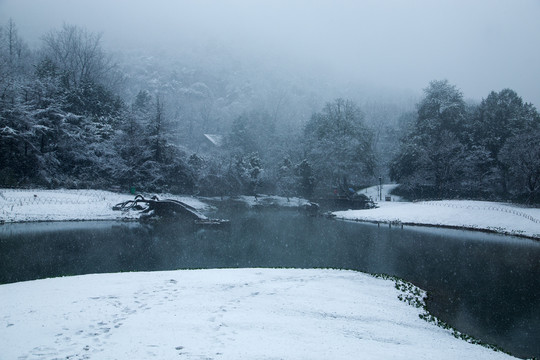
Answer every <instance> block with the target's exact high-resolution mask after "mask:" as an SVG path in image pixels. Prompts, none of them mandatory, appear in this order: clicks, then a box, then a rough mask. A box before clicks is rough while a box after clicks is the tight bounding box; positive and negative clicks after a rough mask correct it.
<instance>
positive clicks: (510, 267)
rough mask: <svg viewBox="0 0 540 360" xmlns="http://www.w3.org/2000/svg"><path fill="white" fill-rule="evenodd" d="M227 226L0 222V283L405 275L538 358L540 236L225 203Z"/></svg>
mask: <svg viewBox="0 0 540 360" xmlns="http://www.w3.org/2000/svg"><path fill="white" fill-rule="evenodd" d="M211 215H212V216H213V217H223V218H229V219H231V226H230V228H228V229H226V230H215V229H214V230H212V229H201V228H191V227H189V226H185V225H182V224H160V225H141V224H138V223H113V222H80V223H35V224H11V225H9V224H8V225H2V226H0V283H9V282H16V281H23V280H30V279H38V278H45V277H56V276H64V275H76V274H87V273H103V272H120V271H145V270H148V271H150V270H171V269H179V268H218V267H295V268H314V267H323V268H326V267H328V268H339V269H354V270H360V271H365V272H371V273H386V274H390V275H396V276H399V277H402V278H404V279H406V280H408V281H410V282H412V283H414V284H415V285H417V286H419V287H421V288H423V289H425V290H427V291H428V292H429V304H428V305H429V309H430V311H431V312H432V313H434V314H435V315H437V316H439V317H440V318H442V319H443V320H445V321H447V322H448V323H450V324H451V325H453V326H454V327H456V328H457V329H459V330H461V331H463V332H465V333H467V334H470V335H473V336H475V337H477V338H479V339H481V340H483V341H484V342H487V343H493V344H497V345H499V346H501V347H502V348H504V349H505V350H507V351H509V352H511V353H512V354H514V355H516V356H520V357H532V356H536V357H540V341H539V339H540V242H535V241H531V240H526V239H519V238H512V237H504V236H499V235H492V234H483V233H473V232H466V231H456V230H444V229H431V228H407V227H406V228H405V229H400V228H392V229H389V228H388V226H387V225H386V226H382V225H381V227H380V228H379V227H377V225H372V224H362V223H350V222H342V221H334V220H328V219H324V218H316V217H308V216H305V215H303V214H301V213H298V212H297V211H295V210H283V209H281V210H278V209H265V210H246V209H243V208H233V209H223V210H221V211H220V212H219V213H218V214H211Z"/></svg>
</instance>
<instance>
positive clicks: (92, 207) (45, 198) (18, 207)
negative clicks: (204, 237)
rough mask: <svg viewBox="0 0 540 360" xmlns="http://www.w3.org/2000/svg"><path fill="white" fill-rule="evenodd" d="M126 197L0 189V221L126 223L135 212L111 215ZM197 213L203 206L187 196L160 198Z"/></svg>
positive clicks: (89, 192)
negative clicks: (179, 203)
mask: <svg viewBox="0 0 540 360" xmlns="http://www.w3.org/2000/svg"><path fill="white" fill-rule="evenodd" d="M133 198H134V196H133V195H130V194H119V193H114V192H110V191H101V190H14V189H0V221H4V222H24V221H74V220H126V219H134V218H138V216H139V214H137V213H136V212H121V211H113V209H112V207H113V206H114V205H116V204H118V203H120V202H123V201H127V200H133ZM160 198H169V199H176V200H180V201H183V202H185V203H186V204H188V205H191V206H193V207H195V208H198V209H204V208H205V207H206V206H207V205H206V204H204V203H202V202H200V201H199V200H197V199H195V198H192V197H188V196H184V197H181V196H175V195H160Z"/></svg>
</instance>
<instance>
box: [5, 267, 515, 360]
mask: <svg viewBox="0 0 540 360" xmlns="http://www.w3.org/2000/svg"><path fill="white" fill-rule="evenodd" d="M400 294H402V292H401V291H400V290H398V289H396V287H395V283H394V281H392V280H383V279H378V278H374V277H372V276H370V275H367V274H363V273H358V272H352V271H340V270H298V269H296V270H293V269H220V270H182V271H167V272H153V273H123V274H101V275H84V276H75V277H67V278H57V279H46V280H36V281H29V282H22V283H15V284H7V285H0V309H1V310H0V349H1V351H0V359H2V360H8V359H107V360H111V359H153V358H155V359H183V358H184V359H235V360H236V359H325V360H326V359H390V358H391V359H507V358H511V357H510V356H509V355H506V354H504V353H500V352H495V351H493V350H490V349H488V348H484V347H482V346H479V345H473V344H469V343H468V342H466V341H463V340H459V339H457V338H455V337H453V336H452V334H451V332H450V331H448V330H444V329H442V328H440V327H437V326H435V325H433V324H431V323H428V322H426V321H424V320H422V319H420V318H419V314H421V313H422V312H423V310H422V309H421V308H416V307H414V306H412V305H408V304H407V303H405V302H402V301H400V300H398V296H399V295H400Z"/></svg>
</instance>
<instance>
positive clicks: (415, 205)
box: [334, 185, 540, 239]
mask: <svg viewBox="0 0 540 360" xmlns="http://www.w3.org/2000/svg"><path fill="white" fill-rule="evenodd" d="M395 186H396V185H383V193H384V194H386V193H387V192H389V191H390V190H391V189H392V188H393V187H395ZM364 191H365V190H361V191H360V193H365V192H364ZM367 194H368V195H369V196H373V195H375V196H373V198H374V199H375V198H376V194H377V187H373V188H369V189H368V190H367ZM384 194H383V201H379V202H378V204H377V205H378V206H379V207H378V208H376V209H369V210H347V211H336V212H334V214H335V215H336V217H337V218H339V219H344V220H356V221H371V222H386V223H402V224H416V225H432V226H451V227H460V228H468V229H477V230H488V231H495V232H499V233H503V234H511V235H522V236H528V237H533V238H539V239H540V209H538V208H527V207H519V206H516V205H512V204H508V203H498V202H489V201H472V200H442V201H422V202H403V201H401V199H400V198H399V197H395V196H392V201H384ZM377 198H378V197H377Z"/></svg>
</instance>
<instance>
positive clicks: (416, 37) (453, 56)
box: [0, 0, 540, 107]
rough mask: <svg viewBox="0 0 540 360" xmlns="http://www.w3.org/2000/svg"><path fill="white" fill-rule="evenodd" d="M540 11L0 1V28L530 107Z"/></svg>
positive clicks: (531, 1) (490, 4)
mask: <svg viewBox="0 0 540 360" xmlns="http://www.w3.org/2000/svg"><path fill="white" fill-rule="evenodd" d="M539 15H540V3H539V2H538V1H535V0H523V1H518V2H516V1H487V0H482V1H464V0H460V1H436V2H433V1H397V0H391V1H345V0H338V1H320V0H318V1H307V0H300V1H285V0H278V1H248V0H243V1H242V0H233V1H209V0H204V1H172V0H159V1H140V0H137V1H131V0H129V1H128V0H119V1H113V2H111V1H104V0H97V1H95V0H92V1H90V0H82V1H70V0H53V1H31V0H2V1H0V21H1V22H2V23H5V22H6V21H7V20H8V19H9V18H10V17H11V18H13V20H15V21H16V23H17V24H18V26H19V30H20V34H21V35H22V36H23V37H24V38H26V39H28V41H29V42H30V43H31V44H32V42H36V43H37V42H38V40H39V37H40V36H41V35H42V34H43V33H44V32H47V31H49V30H50V29H51V28H59V27H61V26H62V23H63V22H67V23H70V24H76V25H78V26H83V27H86V28H87V29H88V30H90V31H94V32H102V33H103V41H104V44H105V46H106V47H107V48H110V49H117V50H120V49H134V48H135V49H139V50H148V51H149V52H153V53H157V51H167V52H168V53H172V54H175V55H176V54H179V56H181V55H185V54H192V55H196V56H197V57H198V61H200V62H201V63H203V64H208V63H212V62H213V63H214V64H216V63H217V64H222V65H223V64H224V62H225V61H227V60H230V61H236V62H242V63H245V64H247V65H246V66H250V67H254V69H255V68H256V67H255V65H254V64H258V66H259V67H258V69H261V70H262V71H269V70H273V71H272V72H274V73H277V74H283V73H293V74H301V75H304V76H309V77H310V78H317V79H319V80H320V81H321V82H322V84H323V85H328V84H329V83H331V85H332V86H331V87H330V88H332V89H334V90H331V91H330V92H334V93H333V94H331V95H333V96H331V97H336V96H344V95H347V96H346V97H350V98H355V97H358V96H356V95H355V91H356V92H357V91H358V90H359V89H366V88H369V89H377V90H378V91H379V94H380V91H381V90H382V89H385V90H390V89H391V90H392V91H393V92H394V91H395V92H397V93H398V94H401V95H403V92H408V91H410V92H412V93H413V94H417V95H418V94H420V90H421V89H423V88H425V87H426V85H427V84H428V83H429V81H431V80H433V79H448V80H449V81H450V82H451V83H453V84H456V86H457V87H458V88H460V89H461V90H462V91H463V93H464V95H465V97H466V98H472V99H475V100H481V99H482V98H484V97H486V96H487V94H488V93H489V92H490V91H492V90H495V91H500V90H501V89H503V88H512V89H514V90H515V91H517V92H518V93H519V94H520V95H521V96H522V97H523V99H524V101H527V102H532V103H534V104H535V105H536V106H537V107H538V104H540V98H539V96H540V95H539V94H540V91H539V88H538V84H539V83H540V70H539V68H538V66H537V64H538V63H540V50H539V49H538V47H537V46H536V44H538V43H539V42H540V22H538V21H537V19H538V17H539ZM225 54H228V56H229V59H226V58H223V57H222V56H223V55H225ZM213 55H219V56H220V58H219V59H204V58H201V57H204V56H208V57H210V58H211V57H212V56H213ZM227 65H228V64H227ZM272 72H271V73H272ZM335 89H339V90H335ZM345 89H347V90H350V92H351V93H352V94H343V93H344V92H345ZM368 93H369V95H370V96H372V95H373V94H374V93H375V92H373V91H369V92H368ZM401 95H400V96H401ZM325 100H328V99H325Z"/></svg>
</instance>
